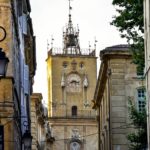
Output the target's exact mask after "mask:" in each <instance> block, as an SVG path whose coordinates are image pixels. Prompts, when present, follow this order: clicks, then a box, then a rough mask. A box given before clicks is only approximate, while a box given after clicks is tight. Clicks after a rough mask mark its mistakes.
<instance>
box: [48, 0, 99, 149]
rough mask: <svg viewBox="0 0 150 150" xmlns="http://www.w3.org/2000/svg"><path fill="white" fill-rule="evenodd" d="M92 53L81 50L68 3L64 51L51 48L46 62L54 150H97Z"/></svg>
mask: <svg viewBox="0 0 150 150" xmlns="http://www.w3.org/2000/svg"><path fill="white" fill-rule="evenodd" d="M95 50H96V49H91V48H90V47H89V48H88V49H84V50H83V49H81V48H80V43H79V28H78V27H77V28H74V27H73V23H72V19H71V6H70V1H69V21H68V24H67V26H66V27H65V29H64V31H63V48H62V49H57V48H54V47H51V49H50V50H49V51H48V58H47V60H46V61H47V77H48V114H49V123H50V124H51V129H52V132H53V136H54V137H55V142H54V143H53V145H52V148H51V149H53V150H60V149H61V150H97V149H98V148H97V147H98V146H97V144H98V143H97V139H98V137H97V136H98V131H97V123H96V113H95V110H93V109H92V99H93V96H94V91H95V86H96V74H97V67H96V66H97V64H96V56H95Z"/></svg>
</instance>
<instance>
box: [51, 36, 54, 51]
mask: <svg viewBox="0 0 150 150" xmlns="http://www.w3.org/2000/svg"><path fill="white" fill-rule="evenodd" d="M53 42H54V38H53V35H52V36H51V48H53Z"/></svg>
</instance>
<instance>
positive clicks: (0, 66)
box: [0, 58, 9, 76]
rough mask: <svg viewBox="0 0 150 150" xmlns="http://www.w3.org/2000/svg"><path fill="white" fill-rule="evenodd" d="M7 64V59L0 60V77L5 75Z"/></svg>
mask: <svg viewBox="0 0 150 150" xmlns="http://www.w3.org/2000/svg"><path fill="white" fill-rule="evenodd" d="M8 62H9V61H8V58H0V76H5V75H6V71H7V66H8Z"/></svg>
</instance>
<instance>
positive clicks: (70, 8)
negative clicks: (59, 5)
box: [69, 0, 73, 15]
mask: <svg viewBox="0 0 150 150" xmlns="http://www.w3.org/2000/svg"><path fill="white" fill-rule="evenodd" d="M70 1H73V0H69V15H71V10H72V7H71V5H70Z"/></svg>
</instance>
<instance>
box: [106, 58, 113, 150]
mask: <svg viewBox="0 0 150 150" xmlns="http://www.w3.org/2000/svg"><path fill="white" fill-rule="evenodd" d="M109 66H110V61H109V60H108V68H107V78H108V105H109V118H108V121H109V150H112V145H111V144H112V141H111V112H110V111H111V102H110V101H111V99H110V76H111V69H110V68H109Z"/></svg>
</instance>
